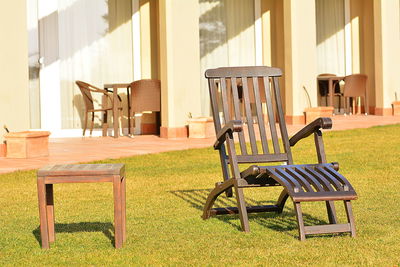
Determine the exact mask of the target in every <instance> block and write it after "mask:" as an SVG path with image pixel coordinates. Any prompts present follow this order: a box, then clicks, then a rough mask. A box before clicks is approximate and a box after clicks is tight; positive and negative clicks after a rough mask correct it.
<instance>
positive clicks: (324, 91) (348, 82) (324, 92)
mask: <svg viewBox="0 0 400 267" xmlns="http://www.w3.org/2000/svg"><path fill="white" fill-rule="evenodd" d="M367 79H368V77H367V75H365V74H352V75H348V76H336V75H335V74H330V73H323V74H320V75H318V77H317V80H318V87H319V94H320V95H321V96H322V97H325V103H326V105H327V106H331V107H333V106H334V101H333V99H334V97H335V96H336V97H338V100H339V101H338V102H339V106H338V109H339V111H340V108H341V106H342V105H341V99H342V97H343V98H344V112H345V114H346V113H349V114H356V99H357V98H358V97H360V98H361V99H362V100H363V102H364V109H365V112H364V113H365V114H368V112H369V104H368V94H367ZM340 81H344V89H343V92H342V91H341V89H340V85H339V82H340ZM350 99H351V101H352V104H351V105H350ZM350 106H351V108H352V109H351V111H349V110H348V109H349V108H350ZM358 113H361V103H360V108H359V110H358Z"/></svg>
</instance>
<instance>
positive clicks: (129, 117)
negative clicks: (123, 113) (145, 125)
mask: <svg viewBox="0 0 400 267" xmlns="http://www.w3.org/2000/svg"><path fill="white" fill-rule="evenodd" d="M126 95H127V102H128V134H129V135H131V134H133V133H132V132H131V98H130V96H129V95H130V94H129V86H128V87H127V88H126Z"/></svg>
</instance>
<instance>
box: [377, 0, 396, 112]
mask: <svg viewBox="0 0 400 267" xmlns="http://www.w3.org/2000/svg"><path fill="white" fill-rule="evenodd" d="M373 4H374V22H375V24H374V31H375V34H374V38H375V43H374V44H375V79H376V80H375V81H376V109H377V112H378V113H380V112H382V113H383V114H385V113H389V111H390V107H391V106H390V105H391V103H392V102H393V101H394V100H395V92H397V93H398V94H399V92H400V75H399V62H400V25H399V24H400V23H399V21H400V14H399V13H400V7H399V1H398V0H374V3H373Z"/></svg>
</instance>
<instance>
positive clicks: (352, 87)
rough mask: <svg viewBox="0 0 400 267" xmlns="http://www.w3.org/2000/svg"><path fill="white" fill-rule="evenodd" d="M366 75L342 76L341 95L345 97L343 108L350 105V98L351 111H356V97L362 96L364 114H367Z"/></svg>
mask: <svg viewBox="0 0 400 267" xmlns="http://www.w3.org/2000/svg"><path fill="white" fill-rule="evenodd" d="M367 79H368V77H367V75H365V74H352V75H348V76H346V77H345V78H344V90H343V96H344V99H345V110H347V108H349V107H350V103H349V102H350V98H351V99H352V113H353V114H355V112H356V98H357V97H360V98H364V107H365V114H368V109H369V106H368V96H367Z"/></svg>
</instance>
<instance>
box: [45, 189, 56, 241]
mask: <svg viewBox="0 0 400 267" xmlns="http://www.w3.org/2000/svg"><path fill="white" fill-rule="evenodd" d="M46 212H47V228H48V232H49V242H50V243H52V242H54V241H55V233H54V198H53V185H52V184H46Z"/></svg>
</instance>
